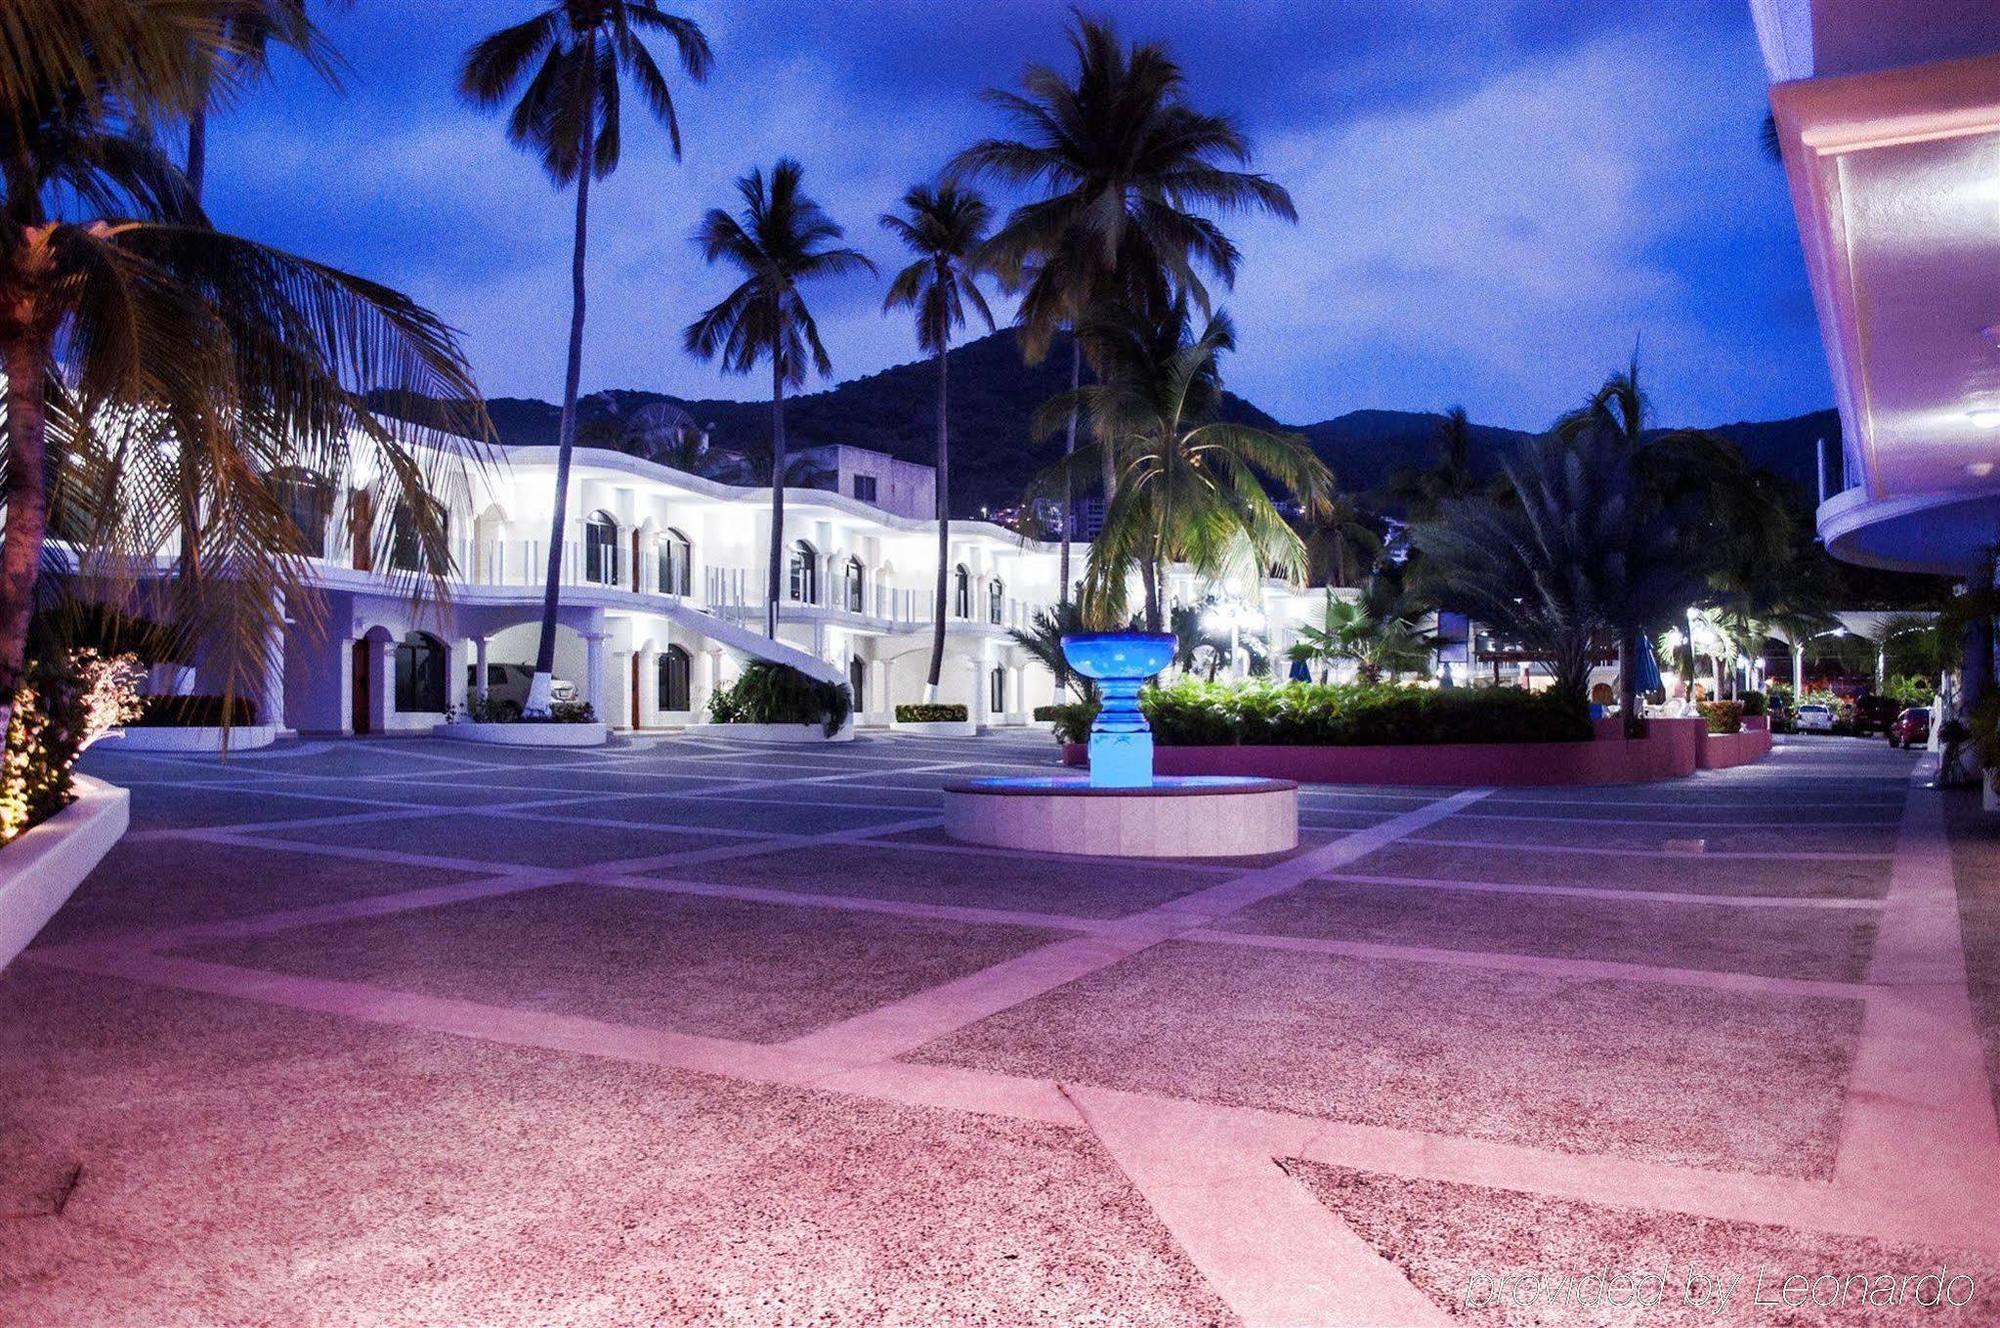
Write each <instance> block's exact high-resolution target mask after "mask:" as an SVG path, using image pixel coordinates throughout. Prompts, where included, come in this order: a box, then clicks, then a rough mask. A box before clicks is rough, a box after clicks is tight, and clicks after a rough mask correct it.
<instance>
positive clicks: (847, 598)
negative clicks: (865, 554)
mask: <svg viewBox="0 0 2000 1328" xmlns="http://www.w3.org/2000/svg"><path fill="white" fill-rule="evenodd" d="M863 579H864V577H863V573H862V571H861V560H860V559H859V558H849V559H848V560H847V569H846V572H845V574H844V575H843V576H842V578H841V580H842V585H841V600H842V602H843V603H845V604H846V605H847V611H848V612H849V613H860V612H861V611H862V610H861V586H862V581H863Z"/></svg>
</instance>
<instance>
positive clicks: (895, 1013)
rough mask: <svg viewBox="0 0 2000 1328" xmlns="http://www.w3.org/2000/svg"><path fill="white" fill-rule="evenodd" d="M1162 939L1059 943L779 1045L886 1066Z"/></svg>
mask: <svg viewBox="0 0 2000 1328" xmlns="http://www.w3.org/2000/svg"><path fill="white" fill-rule="evenodd" d="M1160 939H1161V936H1160V934H1159V933H1158V932H1154V931H1149V930H1142V929H1136V928H1135V929H1132V930H1129V931H1125V932H1122V933H1116V934H1110V935H1103V934H1100V935H1092V936H1080V937H1077V938H1076V939H1074V940H1066V941H1056V942H1054V943H1052V944H1049V945H1045V946H1042V947H1041V948H1040V949H1037V950H1030V951H1029V952H1028V953H1026V954H1024V955H1019V956H1017V957H1015V958H1013V959H1008V960H1004V961H1002V962H1001V963H998V964H995V965H993V966H992V967H991V968H984V969H981V970H980V971H979V972H977V973H969V974H967V975H966V976H964V977H962V978H958V979H956V980H955V981H951V982H947V983H945V984H943V985H942V986H937V987H932V988H930V989H929V990H927V991H921V992H918V993H916V994H915V995H912V996H906V997H904V998H903V999H902V1000H899V1001H891V1002H890V1003H889V1004H887V1005H882V1006H877V1007H876V1008H875V1009H873V1010H870V1011H868V1012H867V1013H865V1014H858V1015H855V1016H854V1017H853V1018H851V1019H843V1020H841V1021H840V1022H839V1023H836V1024H830V1025H828V1026H827V1027H825V1028H822V1029H818V1030H816V1031H814V1032H811V1033H807V1034H806V1035H805V1036H803V1037H799V1038H794V1039H792V1040H791V1041H790V1042H785V1043H781V1044H780V1045H781V1046H784V1047H786V1048H788V1049H791V1050H794V1051H798V1052H800V1053H801V1054H805V1055H811V1056H815V1057H818V1058H820V1059H823V1060H828V1061H833V1062H836V1063H838V1064H840V1065H842V1066H856V1065H865V1064H867V1063H869V1062H873V1061H886V1060H890V1059H893V1058H894V1057H897V1056H901V1055H903V1054H904V1053H906V1052H911V1051H915V1050H916V1049H917V1048H918V1047H921V1046H923V1045H924V1044H925V1043H927V1042H935V1041H937V1040H938V1039H939V1038H941V1037H944V1036H945V1035H946V1034H948V1033H952V1032H956V1031H957V1030H958V1029H961V1028H964V1027H965V1026H966V1025H967V1024H973V1023H977V1022H978V1021H980V1020H981V1019H984V1018H986V1017H987V1016H988V1015H994V1014H998V1013H1000V1011H1002V1010H1006V1009H1009V1008H1011V1007H1013V1006H1016V1005H1019V1004H1021V1003H1022V1002H1023V1001H1027V1000H1031V999H1033V998H1034V997H1036V996H1039V995H1041V994H1042V993H1043V992H1046V991H1052V990H1054V989H1055V988H1057V987H1060V986H1062V985H1063V984H1064V983H1066V982H1074V981H1076V979H1078V978H1080V977H1085V976H1087V975H1089V974H1091V973H1095V972H1097V971H1098V970H1099V969H1103V968H1109V967H1110V966H1111V965H1113V964H1115V963H1117V962H1118V961H1119V960H1121V959H1129V958H1130V957H1131V956H1133V955H1135V954H1137V953H1139V952H1140V951H1141V950H1144V949H1146V948H1148V947H1149V946H1152V945H1155V944H1157V943H1158V942H1159V940H1160Z"/></svg>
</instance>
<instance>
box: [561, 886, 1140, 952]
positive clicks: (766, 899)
mask: <svg viewBox="0 0 2000 1328" xmlns="http://www.w3.org/2000/svg"><path fill="white" fill-rule="evenodd" d="M568 879H570V880H580V881H587V882H589V883H590V884H592V885H608V886H615V887H617V888H618V889H621V890H655V891H658V892H659V893H661V894H672V895H699V896H701V897H703V898H707V899H740V900H743V901H744V902H746V903H752V904H781V905H784V906H786V907H791V908H835V909H842V910H845V911H847V912H853V913H882V914H887V915H888V916H890V917H902V918H930V919H935V920H938V921H944V922H982V923H992V924H996V925H999V926H1006V927H1040V928H1043V929H1046V930H1049V931H1074V932H1081V933H1084V934H1086V935H1092V936H1099V935H1109V936H1119V935H1127V934H1130V935H1134V936H1138V935H1145V936H1147V937H1150V936H1151V935H1152V934H1153V933H1151V932H1143V933H1142V932H1139V931H1136V930H1134V929H1132V928H1130V927H1128V926H1126V925H1125V924H1124V923H1122V922H1119V921H1117V920H1115V919H1107V918H1079V917H1072V916H1070V915H1068V914H1065V913H1025V912H1016V911H1013V910H1011V909H1004V908H970V907H967V906H965V905H962V904H924V903H917V902H915V901H911V900H901V899H874V898H870V897H869V896H867V895H829V894H815V893H810V892H807V891H803V890H771V889H766V888H764V887H762V886H754V885H714V884H710V883H708V882H705V881H677V880H671V879H663V878H661V877H658V876H629V875H624V874H615V873H599V872H594V871H582V872H572V873H570V876H569V878H568Z"/></svg>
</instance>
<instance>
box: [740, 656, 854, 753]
mask: <svg viewBox="0 0 2000 1328" xmlns="http://www.w3.org/2000/svg"><path fill="white" fill-rule="evenodd" d="M850 704H851V703H850V701H849V698H848V695H847V687H846V686H845V684H841V683H831V682H821V681H820V680H819V679H817V678H809V677H807V676H806V675H805V674H803V673H800V672H799V671H798V670H797V669H795V668H793V667H792V666H791V665H789V664H773V663H771V662H770V661H768V660H761V659H760V660H753V661H751V662H750V663H748V664H746V665H744V666H743V673H742V676H741V677H739V678H737V680H736V681H735V682H734V683H732V684H731V685H730V686H728V687H718V688H716V690H715V691H714V692H713V693H712V694H710V696H709V698H708V715H709V718H710V719H712V720H714V721H715V722H716V723H717V724H818V725H819V726H820V728H821V731H822V732H824V733H825V734H826V736H827V737H829V738H831V737H832V736H833V735H834V734H836V733H838V732H840V726H841V725H842V724H845V723H846V722H847V715H848V711H849V708H850Z"/></svg>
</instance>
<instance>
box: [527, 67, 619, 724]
mask: <svg viewBox="0 0 2000 1328" xmlns="http://www.w3.org/2000/svg"><path fill="white" fill-rule="evenodd" d="M591 45H592V49H593V50H595V48H596V38H594V37H593V38H592V39H591ZM596 86H597V85H596V84H595V83H591V84H590V85H589V90H588V91H586V92H585V93H584V112H583V130H582V135H583V147H582V152H581V154H580V156H579V167H578V170H577V175H576V230H575V235H574V242H573V244H572V246H571V251H570V269H569V280H570V309H569V362H568V364H567V366H566V367H565V368H564V370H563V405H562V422H561V424H560V426H559V427H558V428H557V430H556V494H555V511H554V514H553V515H552V516H550V518H549V560H548V571H547V575H546V577H545V578H544V580H543V584H542V633H541V638H540V640H539V641H538V642H537V643H536V646H535V676H534V678H533V680H532V681H530V682H529V684H528V700H527V704H526V705H524V706H522V707H521V713H522V714H524V715H546V714H548V713H549V691H550V686H551V683H552V682H553V676H554V674H555V668H556V611H557V610H558V609H559V608H560V607H561V605H562V569H563V519H564V517H565V515H566V509H567V508H568V506H569V460H570V453H571V451H572V450H574V448H575V447H576V392H577V385H578V383H579V382H580V381H581V380H582V378H583V304H584V301H583V285H584V283H583V255H584V246H585V243H586V241H587V240H588V239H589V234H590V168H591V161H592V159H593V158H594V157H596V155H597V132H596V131H597V123H596V122H597V101H596ZM596 685H597V679H595V678H588V679H585V682H584V686H585V689H586V690H589V689H593V688H595V687H596ZM600 699H601V698H599V697H597V696H596V695H595V694H593V695H592V696H591V700H592V701H598V700H600Z"/></svg>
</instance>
